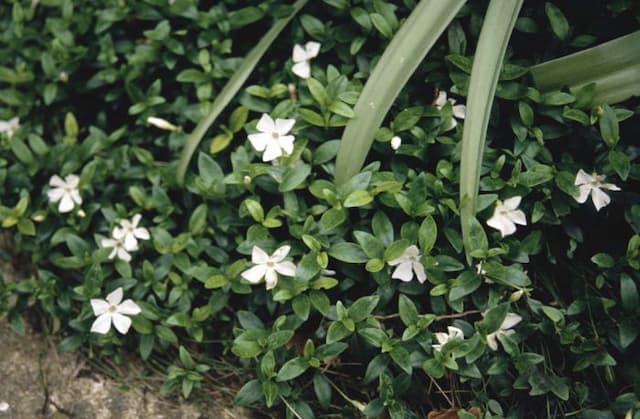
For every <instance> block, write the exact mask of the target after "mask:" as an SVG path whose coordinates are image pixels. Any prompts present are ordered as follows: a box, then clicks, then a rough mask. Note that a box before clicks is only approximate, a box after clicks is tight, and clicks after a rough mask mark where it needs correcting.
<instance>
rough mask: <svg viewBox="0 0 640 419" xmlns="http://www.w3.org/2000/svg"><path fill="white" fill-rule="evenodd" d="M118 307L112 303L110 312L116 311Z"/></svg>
mask: <svg viewBox="0 0 640 419" xmlns="http://www.w3.org/2000/svg"><path fill="white" fill-rule="evenodd" d="M117 308H118V307H116V306H114V305H110V306H109V310H108V311H109V313H115V312H116V310H117Z"/></svg>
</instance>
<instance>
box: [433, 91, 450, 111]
mask: <svg viewBox="0 0 640 419" xmlns="http://www.w3.org/2000/svg"><path fill="white" fill-rule="evenodd" d="M446 104H447V92H445V91H444V90H440V92H439V93H438V97H437V99H436V101H435V105H436V106H437V107H438V108H441V107H443V106H444V105H446Z"/></svg>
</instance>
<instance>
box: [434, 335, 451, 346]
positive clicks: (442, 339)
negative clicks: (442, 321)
mask: <svg viewBox="0 0 640 419" xmlns="http://www.w3.org/2000/svg"><path fill="white" fill-rule="evenodd" d="M435 336H436V340H437V341H438V343H439V344H440V345H444V344H445V343H447V342H448V341H449V335H448V334H447V333H442V332H437V333H435Z"/></svg>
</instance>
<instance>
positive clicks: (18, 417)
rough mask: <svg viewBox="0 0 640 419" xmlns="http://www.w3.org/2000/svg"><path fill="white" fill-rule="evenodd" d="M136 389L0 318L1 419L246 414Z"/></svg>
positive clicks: (232, 417)
mask: <svg viewBox="0 0 640 419" xmlns="http://www.w3.org/2000/svg"><path fill="white" fill-rule="evenodd" d="M138 387H139V386H134V388H132V389H128V390H127V391H123V390H122V389H121V387H120V386H119V385H118V384H117V383H116V382H114V381H113V380H111V379H108V378H105V377H102V376H100V375H99V374H96V373H95V372H93V371H92V370H91V368H89V367H88V366H87V365H86V362H85V361H84V360H83V358H82V355H81V354H77V353H75V354H69V353H65V354H59V353H57V352H56V350H55V347H54V345H53V343H52V342H51V341H50V340H49V339H46V338H45V337H43V336H41V335H38V334H34V333H27V335H26V336H23V337H21V336H18V335H16V334H15V333H14V332H13V331H12V330H10V329H9V327H8V326H7V324H6V322H5V321H2V320H0V419H5V418H7V419H38V418H53V419H63V418H74V419H75V418H78V419H110V418H118V419H138V418H159V419H160V418H166V419H173V418H176V419H178V418H180V419H182V418H184V419H192V418H193V419H200V418H214V417H215V418H216V419H236V418H237V419H244V418H247V417H249V416H248V414H247V412H246V411H244V410H239V409H232V408H226V407H221V406H220V405H218V406H205V407H202V406H199V407H196V406H194V405H191V404H187V403H180V402H178V401H176V400H175V399H174V400H167V399H162V398H160V397H158V396H157V395H156V394H155V393H153V392H149V391H144V390H138V389H137V388H138ZM7 404H8V406H7Z"/></svg>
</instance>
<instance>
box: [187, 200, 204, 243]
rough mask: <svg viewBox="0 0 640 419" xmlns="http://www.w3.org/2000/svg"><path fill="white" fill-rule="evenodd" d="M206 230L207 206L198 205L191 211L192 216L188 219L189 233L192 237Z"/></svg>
mask: <svg viewBox="0 0 640 419" xmlns="http://www.w3.org/2000/svg"><path fill="white" fill-rule="evenodd" d="M206 228H207V205H206V204H200V205H198V206H197V207H196V209H195V210H193V214H191V217H190V218H189V231H190V232H191V234H193V235H196V236H197V235H199V234H202V233H204V230H205V229H206Z"/></svg>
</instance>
